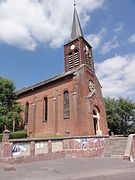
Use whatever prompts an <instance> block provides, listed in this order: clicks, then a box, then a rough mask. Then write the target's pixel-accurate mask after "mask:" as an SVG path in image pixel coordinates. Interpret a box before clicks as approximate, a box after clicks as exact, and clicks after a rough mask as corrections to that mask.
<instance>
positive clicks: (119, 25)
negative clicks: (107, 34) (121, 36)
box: [113, 22, 124, 34]
mask: <svg viewBox="0 0 135 180" xmlns="http://www.w3.org/2000/svg"><path fill="white" fill-rule="evenodd" d="M123 28H124V23H122V22H119V23H118V24H116V26H115V28H114V29H113V32H114V33H115V34H118V33H120V32H121V31H122V30H123Z"/></svg>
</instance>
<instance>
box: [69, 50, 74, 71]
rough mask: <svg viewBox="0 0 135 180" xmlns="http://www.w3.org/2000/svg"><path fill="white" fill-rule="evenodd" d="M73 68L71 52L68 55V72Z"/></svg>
mask: <svg viewBox="0 0 135 180" xmlns="http://www.w3.org/2000/svg"><path fill="white" fill-rule="evenodd" d="M72 68H73V58H72V52H70V53H69V70H71V69H72Z"/></svg>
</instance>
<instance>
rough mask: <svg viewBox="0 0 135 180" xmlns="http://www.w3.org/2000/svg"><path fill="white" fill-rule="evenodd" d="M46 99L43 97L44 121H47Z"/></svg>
mask: <svg viewBox="0 0 135 180" xmlns="http://www.w3.org/2000/svg"><path fill="white" fill-rule="evenodd" d="M47 110H48V99H47V97H45V98H44V121H45V122H47Z"/></svg>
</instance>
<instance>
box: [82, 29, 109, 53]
mask: <svg viewBox="0 0 135 180" xmlns="http://www.w3.org/2000/svg"><path fill="white" fill-rule="evenodd" d="M106 33H107V30H106V29H105V28H103V29H101V30H100V31H99V33H97V34H89V35H87V36H86V39H87V41H88V42H89V43H90V45H91V46H92V47H93V48H94V49H97V48H98V47H99V45H100V44H101V42H102V40H103V38H104V36H105V35H106Z"/></svg>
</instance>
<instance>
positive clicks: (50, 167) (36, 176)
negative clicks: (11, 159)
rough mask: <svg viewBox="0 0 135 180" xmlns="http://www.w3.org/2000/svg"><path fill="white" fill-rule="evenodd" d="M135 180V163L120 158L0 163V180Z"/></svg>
mask: <svg viewBox="0 0 135 180" xmlns="http://www.w3.org/2000/svg"><path fill="white" fill-rule="evenodd" d="M98 179H100V180H135V162H129V161H126V160H123V159H120V158H104V157H103V158H93V159H85V158H68V157H66V158H63V159H58V160H49V161H40V162H34V163H28V164H13V165H9V164H2V163H0V180H98Z"/></svg>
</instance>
